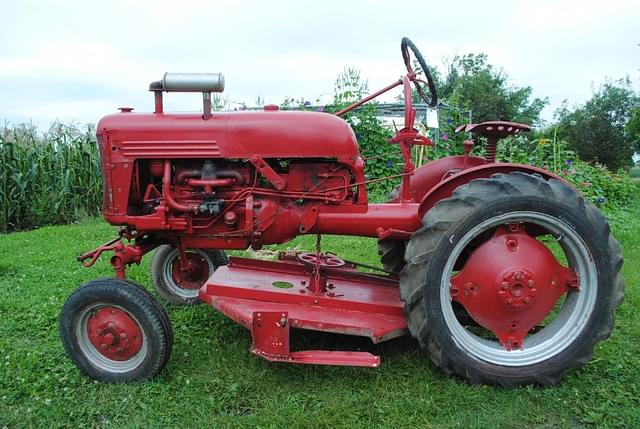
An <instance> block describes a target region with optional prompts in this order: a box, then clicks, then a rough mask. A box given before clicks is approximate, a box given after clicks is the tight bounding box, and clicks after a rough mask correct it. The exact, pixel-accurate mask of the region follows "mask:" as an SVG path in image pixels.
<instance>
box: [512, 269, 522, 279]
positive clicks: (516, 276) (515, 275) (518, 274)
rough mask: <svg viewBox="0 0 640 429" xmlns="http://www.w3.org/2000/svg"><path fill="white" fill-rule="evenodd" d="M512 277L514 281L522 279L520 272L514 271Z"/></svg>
mask: <svg viewBox="0 0 640 429" xmlns="http://www.w3.org/2000/svg"><path fill="white" fill-rule="evenodd" d="M513 276H514V277H515V278H516V280H520V279H521V278H522V271H516V273H515V274H514V275H513Z"/></svg>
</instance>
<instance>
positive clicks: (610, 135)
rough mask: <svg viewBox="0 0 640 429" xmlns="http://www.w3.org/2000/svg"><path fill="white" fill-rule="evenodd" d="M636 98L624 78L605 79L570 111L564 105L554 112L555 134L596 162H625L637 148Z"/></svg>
mask: <svg viewBox="0 0 640 429" xmlns="http://www.w3.org/2000/svg"><path fill="white" fill-rule="evenodd" d="M638 101H639V99H638V96H637V95H636V94H635V93H634V91H633V89H632V87H631V82H630V81H629V79H628V78H627V79H620V80H617V81H607V82H605V83H604V84H603V85H601V86H600V88H599V89H598V90H594V92H593V95H592V97H591V99H589V100H588V101H587V102H585V103H584V104H583V105H579V106H577V107H576V108H575V109H574V110H573V111H571V110H570V109H569V108H568V107H567V106H566V105H564V106H563V107H562V108H560V109H559V110H558V111H557V112H556V118H557V120H558V136H559V137H560V138H564V139H566V140H567V141H568V142H569V144H570V145H571V146H572V148H573V149H574V150H575V151H576V152H577V153H578V155H579V156H580V158H582V159H583V160H585V161H596V162H600V163H602V164H605V165H606V166H607V167H609V168H611V169H618V168H620V167H625V166H628V165H630V164H631V156H632V155H633V152H634V149H637V148H638V134H637V133H638V130H637V128H638V125H637V124H636V122H635V121H638V119H635V118H636V115H637V113H634V109H635V110H636V111H637V104H638ZM634 127H635V128H634ZM634 133H635V136H634Z"/></svg>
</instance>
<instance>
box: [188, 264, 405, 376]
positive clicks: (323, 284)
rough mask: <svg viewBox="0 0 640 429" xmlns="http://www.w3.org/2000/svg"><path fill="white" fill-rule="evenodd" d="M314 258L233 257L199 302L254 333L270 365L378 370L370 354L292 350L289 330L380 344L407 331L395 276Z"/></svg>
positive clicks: (257, 348) (256, 349) (256, 347)
mask: <svg viewBox="0 0 640 429" xmlns="http://www.w3.org/2000/svg"><path fill="white" fill-rule="evenodd" d="M308 255H309V254H303V255H301V254H296V253H292V252H283V253H280V255H279V260H278V261H265V260H257V259H247V258H237V257H232V258H230V259H229V265H227V266H223V267H220V268H218V269H217V270H216V271H215V272H214V274H213V275H212V276H211V277H210V278H209V280H208V281H207V283H206V284H205V285H204V286H203V287H202V288H201V289H200V299H201V300H202V301H204V302H206V303H208V304H209V305H211V306H213V307H214V308H216V309H217V310H218V311H220V312H222V313H223V314H225V315H226V316H228V317H229V318H231V319H233V320H235V321H236V322H238V323H240V324H241V325H242V326H244V327H246V328H247V329H250V330H251V335H252V337H253V346H252V348H251V351H252V352H253V353H254V354H256V355H258V356H261V357H263V358H265V359H267V360H271V361H284V362H293V363H307V364H320V365H347V366H370V367H376V366H378V365H380V357H379V356H375V355H372V354H371V353H367V352H351V351H327V350H310V351H299V352H291V351H290V349H289V328H299V329H309V330H314V331H325V332H333V333H339V334H349V335H358V336H363V337H368V338H370V339H371V340H372V341H373V342H374V343H379V342H382V341H386V340H389V339H391V338H396V337H399V336H402V335H404V334H405V333H406V332H407V325H406V322H405V319H404V316H403V307H404V305H403V303H402V302H401V301H400V296H399V290H398V281H397V278H395V277H392V276H381V275H376V274H368V273H360V272H358V271H356V267H355V265H353V264H349V263H344V261H341V260H339V259H337V258H335V257H333V256H328V257H327V256H326V255H325V256H323V257H326V258H328V260H329V263H328V264H324V265H319V264H314V263H313V262H312V261H305V259H304V256H307V259H309V257H308ZM301 256H303V258H301ZM314 256H315V255H314Z"/></svg>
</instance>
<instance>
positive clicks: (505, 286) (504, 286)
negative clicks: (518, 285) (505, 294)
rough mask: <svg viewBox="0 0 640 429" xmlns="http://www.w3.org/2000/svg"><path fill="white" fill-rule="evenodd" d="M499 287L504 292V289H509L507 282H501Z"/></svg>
mask: <svg viewBox="0 0 640 429" xmlns="http://www.w3.org/2000/svg"><path fill="white" fill-rule="evenodd" d="M500 287H501V288H502V289H505V290H506V289H509V283H507V282H502V284H501V285H500Z"/></svg>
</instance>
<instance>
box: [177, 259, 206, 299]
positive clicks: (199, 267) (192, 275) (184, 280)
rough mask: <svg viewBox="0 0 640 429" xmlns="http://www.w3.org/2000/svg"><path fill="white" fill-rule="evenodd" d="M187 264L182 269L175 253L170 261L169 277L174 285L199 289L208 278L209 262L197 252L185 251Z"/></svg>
mask: <svg viewBox="0 0 640 429" xmlns="http://www.w3.org/2000/svg"><path fill="white" fill-rule="evenodd" d="M187 260H188V261H189V266H188V267H187V269H186V270H183V269H182V264H181V263H180V257H179V256H177V255H176V257H175V258H174V260H173V261H172V263H171V277H172V278H173V281H174V282H175V284H176V286H178V287H179V288H181V289H191V290H193V289H200V288H201V287H202V285H203V284H204V283H205V282H206V281H207V279H208V278H209V264H208V263H207V260H206V259H205V258H204V257H203V256H202V255H199V254H198V253H193V252H187Z"/></svg>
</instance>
